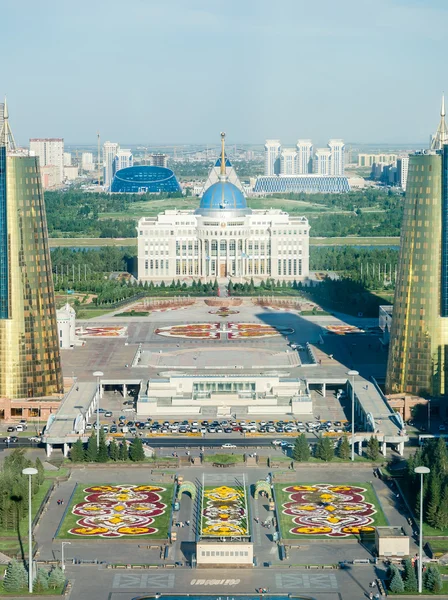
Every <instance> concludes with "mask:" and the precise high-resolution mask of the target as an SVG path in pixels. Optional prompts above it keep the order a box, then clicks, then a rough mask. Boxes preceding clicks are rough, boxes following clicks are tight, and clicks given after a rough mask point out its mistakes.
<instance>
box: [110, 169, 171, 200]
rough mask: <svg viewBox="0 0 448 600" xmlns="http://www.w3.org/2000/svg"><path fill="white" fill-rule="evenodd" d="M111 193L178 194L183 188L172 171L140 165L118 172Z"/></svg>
mask: <svg viewBox="0 0 448 600" xmlns="http://www.w3.org/2000/svg"><path fill="white" fill-rule="evenodd" d="M110 191H111V192H121V193H128V194H131V193H133V194H144V193H159V192H166V193H177V192H180V191H181V188H180V185H179V182H178V181H177V179H176V176H175V174H174V173H173V171H171V169H164V168H163V167H150V166H148V165H138V166H135V167H128V168H127V169H121V170H120V171H117V172H116V173H115V176H114V178H113V181H112V185H111V187H110Z"/></svg>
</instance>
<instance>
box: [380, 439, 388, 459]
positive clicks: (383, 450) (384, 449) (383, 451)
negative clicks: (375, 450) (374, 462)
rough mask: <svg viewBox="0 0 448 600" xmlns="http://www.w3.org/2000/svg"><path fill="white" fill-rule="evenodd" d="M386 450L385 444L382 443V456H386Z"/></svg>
mask: <svg viewBox="0 0 448 600" xmlns="http://www.w3.org/2000/svg"><path fill="white" fill-rule="evenodd" d="M386 448H387V446H386V442H383V443H382V444H381V452H382V454H383V456H386Z"/></svg>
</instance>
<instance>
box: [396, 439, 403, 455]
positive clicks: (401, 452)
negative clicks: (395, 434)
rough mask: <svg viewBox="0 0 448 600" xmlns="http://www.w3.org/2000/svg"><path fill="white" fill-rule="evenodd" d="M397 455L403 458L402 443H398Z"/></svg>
mask: <svg viewBox="0 0 448 600" xmlns="http://www.w3.org/2000/svg"><path fill="white" fill-rule="evenodd" d="M397 450H398V454H399V455H400V456H403V453H404V442H400V443H399V444H398V446H397Z"/></svg>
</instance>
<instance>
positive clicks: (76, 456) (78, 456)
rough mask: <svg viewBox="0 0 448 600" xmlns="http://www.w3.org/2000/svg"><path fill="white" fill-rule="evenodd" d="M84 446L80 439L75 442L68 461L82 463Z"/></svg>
mask: <svg viewBox="0 0 448 600" xmlns="http://www.w3.org/2000/svg"><path fill="white" fill-rule="evenodd" d="M84 459H85V456H84V444H83V443H82V440H81V439H78V440H76V442H75V443H74V444H73V445H72V449H71V450H70V460H71V461H72V462H84Z"/></svg>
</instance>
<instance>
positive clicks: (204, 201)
mask: <svg viewBox="0 0 448 600" xmlns="http://www.w3.org/2000/svg"><path fill="white" fill-rule="evenodd" d="M226 163H227V159H226V154H225V133H221V158H220V160H219V169H220V174H219V181H217V182H216V183H214V184H213V185H211V186H210V187H209V188H207V190H206V191H205V192H204V194H203V196H202V198H201V204H200V206H199V208H198V209H197V211H196V212H197V214H209V213H210V211H213V212H216V211H219V212H220V213H221V214H224V213H223V211H226V212H227V213H228V212H229V211H244V213H243V214H247V213H248V212H251V211H250V209H249V208H248V207H247V202H246V198H245V197H244V194H243V193H242V192H241V190H240V189H239V188H238V187H237V186H236V185H234V184H233V183H231V182H230V181H229V178H228V176H227V173H226V166H227V164H226ZM217 164H218V162H217V163H216V167H217Z"/></svg>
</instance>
